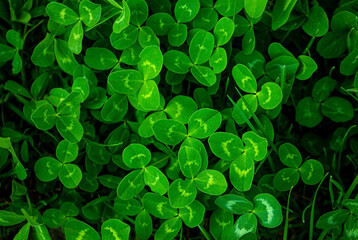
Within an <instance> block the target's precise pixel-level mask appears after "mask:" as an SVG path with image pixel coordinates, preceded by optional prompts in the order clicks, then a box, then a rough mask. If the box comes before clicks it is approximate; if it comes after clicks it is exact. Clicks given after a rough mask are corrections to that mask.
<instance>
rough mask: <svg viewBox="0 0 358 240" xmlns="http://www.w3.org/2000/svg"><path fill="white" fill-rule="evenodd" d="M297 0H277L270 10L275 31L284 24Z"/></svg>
mask: <svg viewBox="0 0 358 240" xmlns="http://www.w3.org/2000/svg"><path fill="white" fill-rule="evenodd" d="M296 2H297V0H277V1H276V2H275V5H274V7H273V10H272V29H273V30H274V31H276V30H277V29H279V28H280V27H281V26H282V25H284V24H285V23H286V22H287V20H288V18H289V16H290V14H291V11H292V10H293V7H294V6H295V5H296Z"/></svg>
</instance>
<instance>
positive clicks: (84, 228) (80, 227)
mask: <svg viewBox="0 0 358 240" xmlns="http://www.w3.org/2000/svg"><path fill="white" fill-rule="evenodd" d="M63 229H64V230H63V231H64V233H65V237H66V239H76V238H77V239H91V240H100V239H101V237H100V236H99V234H98V233H97V232H96V230H94V229H93V228H92V227H91V226H90V225H88V224H87V223H84V222H82V221H79V220H77V219H75V218H70V219H69V220H68V221H67V222H66V223H65V225H64V227H63Z"/></svg>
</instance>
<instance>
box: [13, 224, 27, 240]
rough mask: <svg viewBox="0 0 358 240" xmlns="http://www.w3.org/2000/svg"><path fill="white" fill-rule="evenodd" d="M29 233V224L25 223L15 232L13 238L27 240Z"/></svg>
mask: <svg viewBox="0 0 358 240" xmlns="http://www.w3.org/2000/svg"><path fill="white" fill-rule="evenodd" d="M29 233H30V223H26V224H25V225H24V226H22V228H21V229H20V230H19V231H18V232H17V234H16V235H15V237H14V240H27V239H28V238H29Z"/></svg>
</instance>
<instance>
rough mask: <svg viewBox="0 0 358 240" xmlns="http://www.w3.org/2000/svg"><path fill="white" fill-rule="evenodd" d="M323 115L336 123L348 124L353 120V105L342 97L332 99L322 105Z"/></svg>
mask: <svg viewBox="0 0 358 240" xmlns="http://www.w3.org/2000/svg"><path fill="white" fill-rule="evenodd" d="M321 111H322V114H323V115H324V116H326V117H328V118H330V119H331V120H332V121H334V122H347V121H350V120H352V119H353V117H354V109H353V106H352V104H351V103H350V102H349V101H348V100H346V99H344V98H341V97H330V98H328V99H327V100H326V101H324V102H323V103H322V104H321Z"/></svg>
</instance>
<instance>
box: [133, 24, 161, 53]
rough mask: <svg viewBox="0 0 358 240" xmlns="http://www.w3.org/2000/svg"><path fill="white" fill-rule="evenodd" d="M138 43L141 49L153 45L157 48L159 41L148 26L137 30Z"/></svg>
mask: <svg viewBox="0 0 358 240" xmlns="http://www.w3.org/2000/svg"><path fill="white" fill-rule="evenodd" d="M138 42H139V44H140V46H141V47H142V48H145V47H148V46H151V45H155V46H158V47H159V44H160V40H159V38H158V37H157V36H156V35H155V33H154V32H153V30H152V29H151V28H150V27H148V26H143V27H141V28H140V30H139V35H138Z"/></svg>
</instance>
